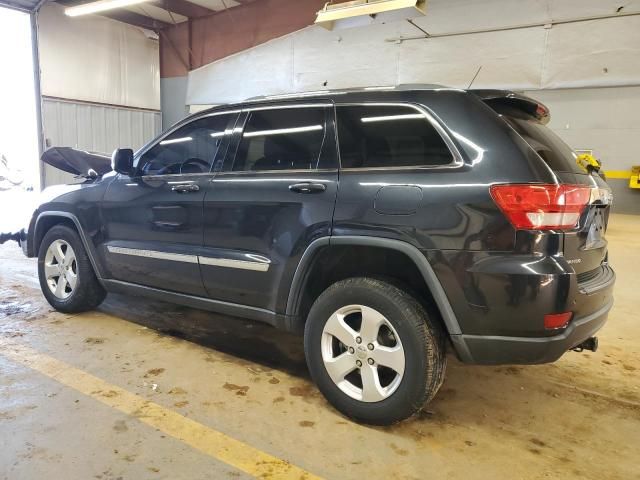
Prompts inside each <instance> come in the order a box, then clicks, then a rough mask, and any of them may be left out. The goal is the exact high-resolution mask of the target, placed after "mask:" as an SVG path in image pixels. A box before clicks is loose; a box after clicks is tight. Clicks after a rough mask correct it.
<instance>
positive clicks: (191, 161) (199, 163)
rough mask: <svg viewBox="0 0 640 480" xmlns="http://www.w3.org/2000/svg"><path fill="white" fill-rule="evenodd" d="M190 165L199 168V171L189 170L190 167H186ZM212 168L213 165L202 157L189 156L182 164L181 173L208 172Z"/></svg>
mask: <svg viewBox="0 0 640 480" xmlns="http://www.w3.org/2000/svg"><path fill="white" fill-rule="evenodd" d="M189 165H193V166H195V167H196V168H198V171H197V172H189V171H188V168H187V169H185V167H188V166H189ZM200 167H201V168H200ZM210 169H211V165H209V163H208V162H205V161H204V160H202V159H200V158H188V159H187V160H185V161H184V162H182V164H181V165H180V173H207V172H208V171H209V170H210Z"/></svg>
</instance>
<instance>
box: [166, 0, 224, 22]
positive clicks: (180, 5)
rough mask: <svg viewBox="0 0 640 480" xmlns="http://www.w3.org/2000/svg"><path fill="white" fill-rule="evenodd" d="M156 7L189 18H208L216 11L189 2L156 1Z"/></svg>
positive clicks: (183, 0)
mask: <svg viewBox="0 0 640 480" xmlns="http://www.w3.org/2000/svg"><path fill="white" fill-rule="evenodd" d="M154 5H156V6H158V7H160V8H164V9H165V10H169V11H170V12H173V13H177V14H178V15H182V16H184V17H188V18H198V17H206V16H207V15H212V14H213V13H215V10H211V9H209V8H206V7H201V6H200V5H196V4H195V3H191V2H188V1H187V0H156V1H155V2H154Z"/></svg>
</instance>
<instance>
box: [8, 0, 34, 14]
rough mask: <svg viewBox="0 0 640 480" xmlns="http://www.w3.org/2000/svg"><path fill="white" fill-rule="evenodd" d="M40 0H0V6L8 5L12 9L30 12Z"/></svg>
mask: <svg viewBox="0 0 640 480" xmlns="http://www.w3.org/2000/svg"><path fill="white" fill-rule="evenodd" d="M39 3H40V0H0V7H9V8H13V9H14V10H21V11H23V12H30V11H32V10H33V9H35V8H36V6H37V5H38V4H39Z"/></svg>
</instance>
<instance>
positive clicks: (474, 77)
mask: <svg viewBox="0 0 640 480" xmlns="http://www.w3.org/2000/svg"><path fill="white" fill-rule="evenodd" d="M480 70H482V65H480V67H479V68H478V71H477V72H476V74H475V75H474V76H473V78H472V79H471V82H470V83H469V86H468V87H467V90H469V89H470V88H471V85H473V82H475V81H476V78H478V74H479V73H480Z"/></svg>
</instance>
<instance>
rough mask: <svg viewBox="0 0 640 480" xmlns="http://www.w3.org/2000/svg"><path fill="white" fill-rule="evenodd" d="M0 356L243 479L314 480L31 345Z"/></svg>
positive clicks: (2, 345) (3, 347)
mask: <svg viewBox="0 0 640 480" xmlns="http://www.w3.org/2000/svg"><path fill="white" fill-rule="evenodd" d="M0 355H2V356H4V357H6V358H8V359H10V360H12V361H14V362H16V363H18V364H21V365H24V366H26V367H29V368H31V369H33V370H35V371H37V372H39V373H41V374H43V375H45V376H47V377H49V378H51V379H53V380H55V381H57V382H59V383H61V384H63V385H65V386H67V387H70V388H73V389H74V390H77V391H78V392H80V393H83V394H84V395H87V396H89V397H91V398H93V399H95V400H97V401H99V402H101V403H104V404H105V405H108V406H110V407H112V408H114V409H116V410H118V411H120V412H122V413H126V414H128V415H131V416H133V417H135V418H136V419H137V420H139V421H141V422H142V423H146V424H147V425H149V426H151V427H154V428H157V429H158V430H160V431H162V432H164V433H165V434H166V435H169V436H171V437H173V438H176V439H178V440H180V441H181V442H183V443H185V444H187V445H189V446H191V447H193V448H195V449H196V450H199V451H200V452H202V453H204V454H206V455H209V456H210V457H213V458H215V459H217V460H220V461H222V462H224V463H226V464H228V465H230V466H232V467H235V468H237V469H238V470H241V471H243V472H245V473H248V474H249V475H252V476H254V477H260V478H269V479H295V480H303V479H306V480H315V479H318V480H319V479H320V477H317V476H315V475H313V474H311V473H309V472H307V471H306V470H303V469H301V468H299V467H297V466H295V465H292V464H291V463H289V462H287V461H286V460H283V459H281V458H277V457H274V456H272V455H269V454H268V453H265V452H263V451H261V450H258V449H257V448H254V447H252V446H250V445H248V444H246V443H244V442H241V441H239V440H236V439H234V438H232V437H230V436H228V435H225V434H224V433H221V432H218V431H217V430H214V429H212V428H209V427H207V426H205V425H202V424H200V423H198V422H195V421H193V420H191V419H189V418H186V417H184V416H182V415H180V414H178V413H176V412H174V411H172V410H169V409H167V408H164V407H163V406H161V405H158V404H157V403H154V402H151V401H150V400H145V399H144V398H143V397H140V396H139V395H135V394H133V393H131V392H129V391H127V390H124V389H122V388H120V387H117V386H115V385H112V384H110V383H108V382H105V381H104V380H102V379H100V378H98V377H95V376H93V375H91V374H90V373H87V372H85V371H83V370H80V369H78V368H75V367H72V366H71V365H69V364H67V363H65V362H62V361H60V360H56V359H55V358H53V357H50V356H48V355H45V354H43V353H40V352H38V351H36V350H34V349H32V348H31V347H28V346H26V345H22V344H19V343H15V342H12V341H8V340H6V339H0Z"/></svg>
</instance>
